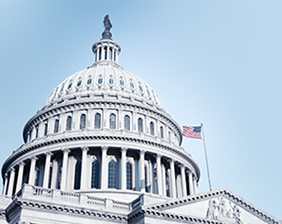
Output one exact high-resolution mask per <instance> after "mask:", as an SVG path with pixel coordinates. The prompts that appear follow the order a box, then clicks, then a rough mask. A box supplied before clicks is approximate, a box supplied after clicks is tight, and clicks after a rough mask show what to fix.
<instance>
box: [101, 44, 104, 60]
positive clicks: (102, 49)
mask: <svg viewBox="0 0 282 224" xmlns="http://www.w3.org/2000/svg"><path fill="white" fill-rule="evenodd" d="M101 51H102V56H101V60H105V49H104V46H102V47H101Z"/></svg>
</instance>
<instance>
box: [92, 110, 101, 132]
mask: <svg viewBox="0 0 282 224" xmlns="http://www.w3.org/2000/svg"><path fill="white" fill-rule="evenodd" d="M94 128H95V129H100V128H101V114H99V113H97V114H95V124H94Z"/></svg>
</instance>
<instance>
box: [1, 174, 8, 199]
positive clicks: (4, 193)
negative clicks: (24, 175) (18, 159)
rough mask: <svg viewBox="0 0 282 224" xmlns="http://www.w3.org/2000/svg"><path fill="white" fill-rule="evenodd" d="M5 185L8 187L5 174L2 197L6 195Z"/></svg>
mask: <svg viewBox="0 0 282 224" xmlns="http://www.w3.org/2000/svg"><path fill="white" fill-rule="evenodd" d="M7 185H8V175H7V173H5V176H4V188H3V193H2V194H3V195H6V191H7Z"/></svg>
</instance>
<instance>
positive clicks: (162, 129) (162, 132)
mask: <svg viewBox="0 0 282 224" xmlns="http://www.w3.org/2000/svg"><path fill="white" fill-rule="evenodd" d="M160 132H161V138H164V128H163V126H161V127H160Z"/></svg>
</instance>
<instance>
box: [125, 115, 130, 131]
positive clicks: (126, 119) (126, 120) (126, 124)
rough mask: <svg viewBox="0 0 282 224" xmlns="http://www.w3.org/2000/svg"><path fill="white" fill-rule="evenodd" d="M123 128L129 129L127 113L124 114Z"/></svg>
mask: <svg viewBox="0 0 282 224" xmlns="http://www.w3.org/2000/svg"><path fill="white" fill-rule="evenodd" d="M124 130H127V131H130V117H129V116H128V115H125V116H124Z"/></svg>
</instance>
